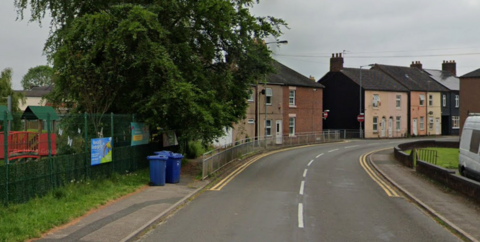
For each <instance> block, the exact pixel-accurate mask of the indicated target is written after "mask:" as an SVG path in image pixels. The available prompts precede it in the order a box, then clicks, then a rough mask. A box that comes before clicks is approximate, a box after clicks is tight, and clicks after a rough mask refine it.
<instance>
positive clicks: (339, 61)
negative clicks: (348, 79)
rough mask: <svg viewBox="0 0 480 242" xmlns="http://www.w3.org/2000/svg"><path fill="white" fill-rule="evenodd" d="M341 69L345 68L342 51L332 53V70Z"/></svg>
mask: <svg viewBox="0 0 480 242" xmlns="http://www.w3.org/2000/svg"><path fill="white" fill-rule="evenodd" d="M341 70H343V57H342V53H336V54H332V58H330V71H333V72H338V71H341Z"/></svg>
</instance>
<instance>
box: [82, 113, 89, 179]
mask: <svg viewBox="0 0 480 242" xmlns="http://www.w3.org/2000/svg"><path fill="white" fill-rule="evenodd" d="M83 116H84V122H85V126H84V129H85V130H84V132H85V181H87V179H88V170H89V169H88V167H89V164H88V143H89V142H88V141H89V140H88V120H87V118H88V114H87V112H85V114H84V115H83Z"/></svg>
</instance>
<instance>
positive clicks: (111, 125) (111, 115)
mask: <svg viewBox="0 0 480 242" xmlns="http://www.w3.org/2000/svg"><path fill="white" fill-rule="evenodd" d="M113 131H114V129H113V112H111V113H110V137H112V143H111V144H112V172H115V159H113V150H114V148H115V146H114V140H115V139H114V132H113Z"/></svg>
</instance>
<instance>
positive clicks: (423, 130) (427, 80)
mask: <svg viewBox="0 0 480 242" xmlns="http://www.w3.org/2000/svg"><path fill="white" fill-rule="evenodd" d="M373 69H376V70H379V71H382V72H383V73H385V74H387V75H389V76H390V77H392V78H393V79H395V81H397V82H398V83H400V84H402V85H403V86H404V87H406V88H407V89H408V90H409V92H408V107H409V109H408V113H407V116H406V117H408V120H407V127H408V129H409V131H408V134H410V135H413V136H417V135H441V134H442V119H441V117H442V109H441V94H442V93H446V92H448V91H449V90H448V89H447V88H445V87H444V86H442V85H441V84H439V83H438V82H436V81H435V80H433V79H432V78H431V77H430V75H429V74H428V73H427V72H425V71H424V70H423V69H422V64H421V63H420V62H418V61H416V62H412V64H411V65H410V67H403V66H390V65H380V64H375V65H374V67H373Z"/></svg>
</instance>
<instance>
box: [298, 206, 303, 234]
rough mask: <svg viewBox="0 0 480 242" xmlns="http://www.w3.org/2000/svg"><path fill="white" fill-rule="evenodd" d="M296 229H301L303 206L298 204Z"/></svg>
mask: <svg viewBox="0 0 480 242" xmlns="http://www.w3.org/2000/svg"><path fill="white" fill-rule="evenodd" d="M298 227H299V228H303V204H302V203H299V204H298Z"/></svg>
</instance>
